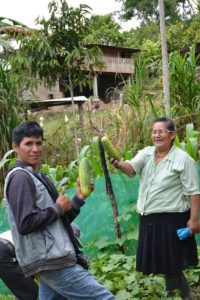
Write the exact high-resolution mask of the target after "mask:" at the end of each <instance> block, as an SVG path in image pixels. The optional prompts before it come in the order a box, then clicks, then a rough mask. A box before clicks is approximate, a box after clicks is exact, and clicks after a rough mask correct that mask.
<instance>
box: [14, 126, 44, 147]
mask: <svg viewBox="0 0 200 300" xmlns="http://www.w3.org/2000/svg"><path fill="white" fill-rule="evenodd" d="M30 136H35V137H41V138H42V139H43V129H42V127H41V126H40V125H39V124H38V123H37V122H35V121H26V122H24V123H22V124H20V125H18V126H17V127H15V128H14V129H13V132H12V141H13V142H15V143H16V144H17V145H18V146H19V144H20V142H21V141H22V139H23V138H24V137H30Z"/></svg>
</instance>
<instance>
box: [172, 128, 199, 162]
mask: <svg viewBox="0 0 200 300" xmlns="http://www.w3.org/2000/svg"><path fill="white" fill-rule="evenodd" d="M199 134H200V132H199V131H197V130H194V125H193V124H192V123H191V124H187V125H186V136H185V138H184V139H183V141H182V142H180V141H179V137H178V135H176V138H175V145H176V146H177V147H179V148H181V149H182V150H184V151H186V152H187V153H188V154H189V155H190V156H191V157H192V158H193V159H194V160H196V161H197V160H198V159H199V155H198V139H199Z"/></svg>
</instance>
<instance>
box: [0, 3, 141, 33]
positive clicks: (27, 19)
mask: <svg viewBox="0 0 200 300" xmlns="http://www.w3.org/2000/svg"><path fill="white" fill-rule="evenodd" d="M49 1H50V0H0V16H1V17H7V18H11V19H14V20H17V21H21V22H22V23H24V24H25V25H27V26H29V27H35V19H36V18H37V17H38V16H44V17H48V3H49ZM67 3H68V5H69V6H74V7H75V6H79V4H80V3H82V4H87V5H89V6H90V7H91V8H92V10H93V13H94V14H97V15H104V14H108V13H111V12H114V11H119V10H120V8H121V4H120V3H119V2H116V1H115V0H67ZM135 24H136V23H135V22H133V21H132V22H131V21H130V22H125V23H124V24H123V28H124V29H130V28H131V27H134V26H135Z"/></svg>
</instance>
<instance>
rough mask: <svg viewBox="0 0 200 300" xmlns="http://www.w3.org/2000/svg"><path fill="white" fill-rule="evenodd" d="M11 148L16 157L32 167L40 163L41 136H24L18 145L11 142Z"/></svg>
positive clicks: (34, 167) (41, 150)
mask: <svg viewBox="0 0 200 300" xmlns="http://www.w3.org/2000/svg"><path fill="white" fill-rule="evenodd" d="M13 149H14V151H15V152H16V153H17V159H18V160H20V161H22V162H25V163H27V164H28V165H30V166H32V167H33V169H36V168H37V167H38V166H39V165H40V161H41V157H42V152H43V141H42V137H35V136H30V137H24V138H23V139H22V140H21V142H20V144H19V146H18V145H16V143H13Z"/></svg>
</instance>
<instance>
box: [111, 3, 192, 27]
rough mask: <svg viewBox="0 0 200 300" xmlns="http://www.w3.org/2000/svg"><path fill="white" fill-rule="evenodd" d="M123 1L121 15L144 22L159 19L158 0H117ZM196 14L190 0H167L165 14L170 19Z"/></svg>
mask: <svg viewBox="0 0 200 300" xmlns="http://www.w3.org/2000/svg"><path fill="white" fill-rule="evenodd" d="M116 1H118V2H121V3H122V13H121V17H122V18H123V19H125V20H129V19H131V18H132V17H136V18H138V19H141V20H142V21H143V22H144V23H148V22H149V21H153V20H154V21H155V20H157V21H158V20H159V8H158V0H151V1H149V0H116ZM193 14H194V9H193V6H192V4H191V1H190V0H165V15H166V19H167V20H168V21H172V22H173V21H176V20H177V19H180V18H184V19H185V18H189V17H191V15H193Z"/></svg>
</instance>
